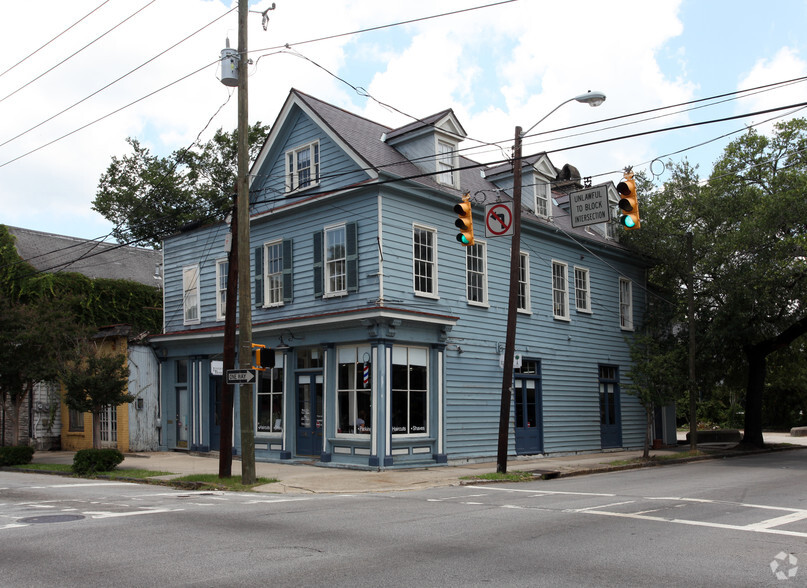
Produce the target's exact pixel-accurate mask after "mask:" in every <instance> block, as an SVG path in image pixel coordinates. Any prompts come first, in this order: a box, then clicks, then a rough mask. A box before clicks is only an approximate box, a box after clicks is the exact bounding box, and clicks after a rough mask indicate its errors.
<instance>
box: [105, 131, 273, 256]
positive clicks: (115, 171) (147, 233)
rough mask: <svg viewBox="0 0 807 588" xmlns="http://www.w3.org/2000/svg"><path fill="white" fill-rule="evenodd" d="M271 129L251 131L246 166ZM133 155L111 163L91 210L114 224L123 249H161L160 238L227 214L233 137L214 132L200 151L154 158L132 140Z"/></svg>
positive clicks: (233, 134)
mask: <svg viewBox="0 0 807 588" xmlns="http://www.w3.org/2000/svg"><path fill="white" fill-rule="evenodd" d="M268 130H269V127H268V126H266V125H262V124H261V123H260V122H257V123H255V124H254V125H252V126H251V127H250V128H249V137H248V140H249V145H250V153H249V156H250V160H252V159H254V158H255V157H256V156H257V154H258V151H259V150H260V148H261V146H262V145H263V142H264V140H265V139H266V135H267V133H268ZM126 141H127V142H128V143H129V145H130V146H131V148H132V152H131V153H129V154H127V155H124V156H122V157H120V158H119V157H115V156H113V157H112V162H111V163H110V164H109V167H107V169H106V171H105V172H104V173H103V174H102V176H101V178H100V180H99V182H98V191H97V193H96V196H95V200H93V210H95V211H97V212H99V213H101V214H102V215H103V216H104V218H106V219H107V220H109V221H112V222H113V223H114V224H115V228H114V229H113V235H114V237H115V238H116V239H117V240H118V241H119V242H122V243H124V242H125V243H138V244H141V245H149V246H153V247H157V248H159V247H160V244H161V243H160V242H161V238H162V237H163V236H165V235H170V234H172V233H175V232H177V231H178V230H180V229H181V228H182V227H184V226H186V225H188V224H190V223H194V222H201V221H205V220H208V219H218V218H222V217H223V216H224V214H225V212H226V211H227V210H229V209H230V206H231V199H230V195H231V194H232V189H233V186H234V185H235V181H236V150H237V132H236V131H232V132H229V133H228V132H224V131H223V130H222V129H219V130H217V131H216V133H215V134H214V135H213V138H212V139H210V140H209V141H208V142H207V143H205V144H204V145H202V146H201V147H197V148H192V149H181V150H178V151H174V152H173V153H172V154H171V155H169V156H168V157H159V156H156V155H153V154H152V153H151V152H150V151H149V149H148V148H147V147H145V146H143V145H142V144H141V143H140V141H138V140H137V139H134V138H131V137H130V138H128V139H127V140H126Z"/></svg>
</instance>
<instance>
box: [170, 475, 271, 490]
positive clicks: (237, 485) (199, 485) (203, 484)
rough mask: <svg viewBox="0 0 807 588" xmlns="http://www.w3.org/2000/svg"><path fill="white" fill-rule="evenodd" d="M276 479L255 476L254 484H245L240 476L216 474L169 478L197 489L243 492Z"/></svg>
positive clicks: (173, 481)
mask: <svg viewBox="0 0 807 588" xmlns="http://www.w3.org/2000/svg"><path fill="white" fill-rule="evenodd" d="M278 481H279V480H277V479H275V478H257V479H256V480H255V483H254V484H246V485H245V484H242V483H241V476H230V477H228V478H219V476H218V474H190V475H187V476H181V477H179V478H174V479H173V480H171V482H172V483H177V484H180V485H183V484H188V485H193V486H194V488H196V489H199V490H228V491H231V492H244V491H247V490H252V489H253V488H254V487H255V486H263V485H264V484H272V483H274V482H278Z"/></svg>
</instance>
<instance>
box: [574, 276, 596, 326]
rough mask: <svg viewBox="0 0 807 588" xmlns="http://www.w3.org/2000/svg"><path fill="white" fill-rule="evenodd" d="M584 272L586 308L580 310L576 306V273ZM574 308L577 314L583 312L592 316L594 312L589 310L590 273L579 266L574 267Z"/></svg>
mask: <svg viewBox="0 0 807 588" xmlns="http://www.w3.org/2000/svg"><path fill="white" fill-rule="evenodd" d="M578 271H581V272H585V274H586V307H585V308H580V307H579V306H578V298H577V272H578ZM574 308H575V310H577V312H584V313H587V314H593V313H594V311H593V310H592V308H591V271H590V270H589V269H588V268H587V267H581V266H579V265H576V266H574Z"/></svg>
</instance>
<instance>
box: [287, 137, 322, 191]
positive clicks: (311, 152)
mask: <svg viewBox="0 0 807 588" xmlns="http://www.w3.org/2000/svg"><path fill="white" fill-rule="evenodd" d="M318 184H319V141H314V142H313V143H309V144H308V145H304V146H302V147H299V148H297V149H291V150H290V151H286V192H293V191H294V190H302V189H304V188H309V187H311V186H316V185H318Z"/></svg>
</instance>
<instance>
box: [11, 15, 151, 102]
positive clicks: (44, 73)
mask: <svg viewBox="0 0 807 588" xmlns="http://www.w3.org/2000/svg"><path fill="white" fill-rule="evenodd" d="M156 1H157V0H151V1H150V2H149V3H148V4H146V5H145V6H143V7H142V8H139V9H138V10H136V11H135V12H133V13H132V14H130V15H129V16H127V17H126V18H124V19H123V20H122V21H120V22H119V23H118V24H116V25H115V26H114V27H112V28H111V29H109V30H107V31H106V32H104V33H102V34H101V35H99V36H98V37H96V38H95V39H93V40H92V41H90V42H89V43H87V44H86V45H84V46H83V47H82V48H81V49H79V50H77V51H75V52H73V53H72V54H70V55H68V56H67V57H65V58H64V59H62V60H61V61H60V62H59V63H57V64H56V65H54V66H52V67H50V68H49V69H47V70H45V71H44V72H43V73H41V74H39V75H38V76H36V77H35V78H34V79H32V80H30V81H29V82H26V83H25V84H23V85H22V86H20V87H19V88H17V89H16V90H14V91H13V92H11V93H10V94H8V95H6V96H4V97H3V98H0V102H4V101H5V100H6V99H8V98H11V97H12V96H13V95H14V94H16V93H17V92H19V91H20V90H22V89H23V88H27V87H28V86H30V85H31V84H33V83H34V82H35V81H37V80H39V79H42V78H43V77H44V76H46V75H47V74H49V73H50V72H52V71H53V70H54V69H56V68H57V67H59V66H60V65H63V64H64V63H66V62H67V61H69V60H71V59H72V58H73V57H75V56H76V55H78V54H79V53H81V52H82V51H84V50H85V49H86V48H87V47H90V46H91V45H93V44H94V43H97V42H98V41H100V40H101V39H103V38H104V37H105V36H107V35H108V34H109V33H111V32H112V31H114V30H115V29H117V28H118V27H119V26H121V25H122V24H123V23H125V22H126V21H128V20H131V19H132V18H134V17H135V16H136V15H137V14H139V13H141V12H142V11H143V10H145V9H146V8H148V7H149V6H151V5H152V4H154V3H155V2H156Z"/></svg>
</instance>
